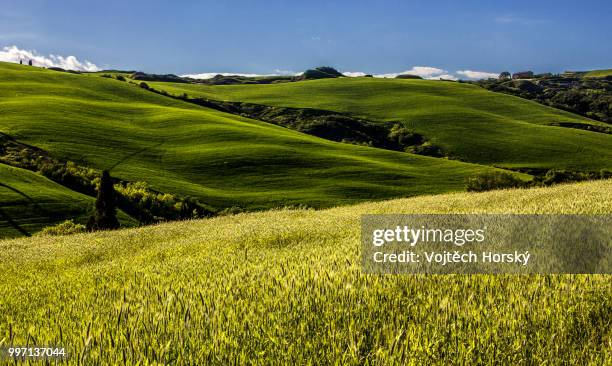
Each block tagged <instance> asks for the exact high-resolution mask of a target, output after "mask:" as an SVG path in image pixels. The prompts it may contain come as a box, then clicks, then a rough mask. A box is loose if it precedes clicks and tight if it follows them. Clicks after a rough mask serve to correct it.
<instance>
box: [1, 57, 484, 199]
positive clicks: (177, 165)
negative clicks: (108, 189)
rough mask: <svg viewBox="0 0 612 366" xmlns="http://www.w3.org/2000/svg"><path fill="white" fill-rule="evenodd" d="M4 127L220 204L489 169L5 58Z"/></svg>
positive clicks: (337, 192) (428, 180)
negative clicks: (303, 130)
mask: <svg viewBox="0 0 612 366" xmlns="http://www.w3.org/2000/svg"><path fill="white" fill-rule="evenodd" d="M0 109H1V110H2V113H1V114H0V131H1V132H4V133H7V134H9V135H11V136H13V137H14V138H15V139H17V140H18V141H20V142H24V143H27V144H31V145H34V146H36V147H40V148H42V149H44V150H47V151H49V152H50V153H52V154H53V155H55V156H57V157H60V158H65V159H69V160H76V161H77V162H78V163H81V164H85V165H89V166H91V167H94V168H99V169H103V168H109V169H112V171H111V174H113V175H114V176H116V177H119V178H122V179H124V180H129V181H145V182H148V183H149V184H150V185H151V186H152V188H154V189H156V190H159V191H162V192H168V193H175V194H180V195H191V196H195V197H198V198H199V199H200V200H201V201H202V202H204V203H208V204H211V205H213V206H215V207H219V208H223V207H229V206H241V207H246V208H269V207H277V206H282V205H294V204H307V205H311V206H316V207H325V206H331V205H338V204H345V203H353V202H359V201H364V200H370V199H382V198H391V197H400V196H410V195H417V194H423V193H440V192H448V191H453V190H461V189H463V186H464V181H465V179H466V177H467V176H470V175H473V174H475V173H476V172H480V171H483V170H486V169H488V168H484V167H481V166H476V165H471V164H462V163H457V162H452V161H445V160H440V159H433V158H427V157H422V156H418V155H411V154H405V153H398V152H392V151H385V150H378V149H373V148H367V147H359V146H354V145H348V144H340V143H333V142H329V141H327V140H322V139H318V138H314V137H312V136H308V135H303V134H300V133H297V132H295V131H291V130H288V129H285V128H280V127H276V126H273V125H270V124H268V123H263V122H259V121H254V120H249V119H246V118H241V117H236V116H234V115H230V114H225V113H221V112H218V111H214V110H209V109H205V108H202V107H198V106H195V105H192V104H188V103H184V102H180V101H176V100H173V99H171V98H167V97H163V96H160V95H157V94H154V93H151V92H147V91H145V90H143V89H141V88H139V87H137V86H135V85H131V84H128V83H126V82H121V81H118V80H114V79H108V78H103V77H96V76H94V75H74V74H69V73H63V72H55V71H49V70H44V69H39V68H32V67H27V66H20V65H14V64H6V63H0Z"/></svg>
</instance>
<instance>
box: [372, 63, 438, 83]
mask: <svg viewBox="0 0 612 366" xmlns="http://www.w3.org/2000/svg"><path fill="white" fill-rule="evenodd" d="M404 74H410V75H416V76H420V77H422V78H423V79H432V80H436V79H439V78H440V77H441V76H442V75H445V74H447V71H446V70H443V69H439V68H437V67H431V66H414V67H413V68H412V69H410V70H406V71H402V72H394V73H389V74H378V75H374V77H377V78H394V77H396V76H398V75H404ZM445 76H448V75H445Z"/></svg>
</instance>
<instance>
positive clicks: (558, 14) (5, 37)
mask: <svg viewBox="0 0 612 366" xmlns="http://www.w3.org/2000/svg"><path fill="white" fill-rule="evenodd" d="M611 40H612V2H611V1H588V0H587V1H581V2H579V3H578V2H576V1H571V2H570V1H539V0H531V1H522V0H515V1H497V0H495V1H469V0H468V1H435V0H430V1H390V0H379V1H368V2H366V1H263V0H261V1H187V0H182V1H155V0H147V1H141V0H130V1H104V0H100V1H97V2H96V1H42V0H27V1H23V0H22V1H14V0H3V1H2V6H1V7H0V50H2V49H3V48H4V47H9V46H16V47H17V49H18V50H19V51H24V52H25V51H34V50H35V51H36V52H37V54H38V55H39V56H41V57H42V56H48V55H50V54H53V55H62V56H64V57H66V56H69V55H73V56H76V58H77V59H78V60H77V62H84V60H89V61H91V62H92V63H94V64H95V65H97V66H98V67H100V68H122V69H138V70H143V71H147V72H157V73H176V74H195V73H203V72H242V73H257V74H269V73H279V72H283V71H291V72H298V71H303V70H304V69H307V68H311V67H314V66H320V65H330V66H334V67H336V68H338V69H339V70H341V71H360V72H366V73H373V74H384V73H396V72H401V71H404V70H410V69H412V68H413V67H415V66H421V67H430V68H436V69H439V70H440V73H448V74H453V75H457V71H465V70H471V71H484V72H499V71H503V70H509V71H519V70H527V69H532V70H534V71H536V72H543V71H552V72H560V71H564V70H577V69H594V68H611V67H612V42H611ZM11 52H13V53H14V52H16V51H14V49H13V51H11V50H9V49H6V48H4V50H3V51H2V52H0V59H1V58H2V57H4V58H5V59H6V58H7V57H9V56H10V54H11ZM7 55H8V56H7ZM46 59H48V57H47V58H46ZM41 60H42V59H41ZM55 60H56V61H57V60H58V59H57V58H56V59H55ZM62 60H65V59H64V58H63V59H62ZM41 62H42V61H41ZM58 62H59V61H58ZM60 63H61V62H60Z"/></svg>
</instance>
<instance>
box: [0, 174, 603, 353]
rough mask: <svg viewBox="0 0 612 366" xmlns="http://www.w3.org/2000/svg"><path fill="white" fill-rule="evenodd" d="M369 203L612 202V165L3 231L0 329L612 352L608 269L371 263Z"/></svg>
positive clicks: (107, 336)
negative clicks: (341, 203) (414, 271)
mask: <svg viewBox="0 0 612 366" xmlns="http://www.w3.org/2000/svg"><path fill="white" fill-rule="evenodd" d="M366 213H577V214H578V213H579V214H609V213H612V181H598V182H590V183H581V184H573V185H564V186H556V187H554V188H544V189H533V190H508V191H493V192H487V193H479V194H467V193H460V194H449V195H440V196H425V197H418V198H412V199H401V200H394V201H388V202H379V203H366V204H360V205H357V206H351V207H342V208H334V209H329V210H325V211H312V210H293V211H287V210H279V211H268V212H262V213H254V214H241V215H236V216H227V217H218V218H214V219H208V220H203V221H187V222H176V223H170V224H163V225H159V226H155V227H147V228H140V229H128V230H122V231H117V232H99V233H94V234H83V235H75V236H69V237H36V238H29V239H14V240H7V241H0V293H2V296H0V314H1V315H0V316H1V317H2V319H1V321H0V345H7V344H26V343H30V344H33V343H35V344H51V345H63V346H66V347H68V348H69V349H70V351H71V353H72V356H71V358H70V360H69V363H70V364H77V363H80V364H87V365H114V364H121V365H123V364H132V365H133V364H143V365H148V364H191V365H194V364H197V365H203V364H219V365H228V364H237V363H238V364H242V363H246V362H249V363H254V364H300V365H301V364H313V365H321V364H380V365H390V364H397V365H425V364H439V365H448V364H469V365H473V364H500V365H502V364H503V365H523V364H524V365H532V364H533V365H543V364H547V365H548V364H567V365H604V364H610V363H611V362H612V347H611V342H612V326H611V324H612V285H611V284H610V278H609V276H601V275H563V276H536V275H534V276H518V275H517V276H511V275H505V276H502V275H500V276H493V275H471V276H469V275H465V276H463V275H449V276H425V275H422V276H394V275H387V276H377V275H364V274H362V273H361V270H360V260H359V247H360V244H359V232H360V229H359V222H360V215H361V214H366Z"/></svg>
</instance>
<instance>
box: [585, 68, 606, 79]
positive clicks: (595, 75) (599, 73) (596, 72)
mask: <svg viewBox="0 0 612 366" xmlns="http://www.w3.org/2000/svg"><path fill="white" fill-rule="evenodd" d="M610 75H612V69H607V70H592V71H587V72H585V73H584V74H583V75H582V77H585V78H601V77H604V76H610Z"/></svg>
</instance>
